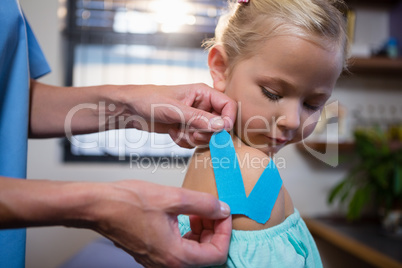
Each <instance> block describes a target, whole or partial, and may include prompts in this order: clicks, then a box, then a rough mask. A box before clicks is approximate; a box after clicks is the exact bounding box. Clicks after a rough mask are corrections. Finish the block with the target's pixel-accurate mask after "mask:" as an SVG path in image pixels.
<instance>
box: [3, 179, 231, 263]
mask: <svg viewBox="0 0 402 268" xmlns="http://www.w3.org/2000/svg"><path fill="white" fill-rule="evenodd" d="M180 213H185V214H197V215H198V216H193V217H192V228H193V231H192V233H189V234H187V235H186V238H182V237H181V236H180V232H179V229H178V223H177V217H176V216H177V215H178V214H180ZM229 213H230V211H229V210H228V207H227V206H222V204H221V203H220V202H219V201H218V200H217V199H216V198H214V197H213V196H212V195H209V194H206V193H199V192H194V191H190V190H187V189H181V188H174V187H167V186H161V185H157V184H152V183H147V182H143V181H135V180H130V181H118V182H111V183H91V182H60V181H47V180H21V179H11V178H5V177H0V229H3V228H18V227H29V226H50V225H63V226H67V227H75V228H87V229H91V230H94V231H96V232H98V233H100V234H102V235H104V236H105V237H107V238H109V239H111V240H112V241H113V242H114V243H115V244H116V245H117V246H119V247H121V248H122V249H124V250H125V251H126V252H128V253H129V254H131V255H132V256H133V257H135V259H136V261H137V262H139V263H141V264H143V265H145V266H146V267H183V266H206V265H216V264H222V263H224V262H225V260H226V258H227V253H228V248H229V240H230V235H231V217H228V216H229ZM201 217H202V218H201ZM207 218H208V219H207Z"/></svg>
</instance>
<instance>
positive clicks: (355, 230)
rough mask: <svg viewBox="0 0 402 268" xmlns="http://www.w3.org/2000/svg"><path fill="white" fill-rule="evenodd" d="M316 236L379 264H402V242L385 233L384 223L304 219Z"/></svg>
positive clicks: (391, 265) (386, 265)
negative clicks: (382, 232)
mask: <svg viewBox="0 0 402 268" xmlns="http://www.w3.org/2000/svg"><path fill="white" fill-rule="evenodd" d="M304 221H305V222H306V225H307V227H308V229H309V230H310V232H311V234H312V235H313V236H314V237H318V238H321V239H324V240H326V241H327V242H328V243H330V244H332V245H334V246H335V247H337V248H339V249H342V250H344V251H345V252H348V253H349V254H352V255H353V256H355V257H357V258H359V259H361V260H364V261H365V262H367V264H369V265H372V266H375V267H395V268H397V267H399V268H401V267H402V255H401V254H400V251H398V249H400V248H401V246H402V241H401V240H397V239H395V238H390V237H387V236H385V235H382V234H381V227H380V224H376V223H373V222H362V223H358V224H350V223H347V222H341V221H334V220H332V219H331V218H306V217H305V218H304Z"/></svg>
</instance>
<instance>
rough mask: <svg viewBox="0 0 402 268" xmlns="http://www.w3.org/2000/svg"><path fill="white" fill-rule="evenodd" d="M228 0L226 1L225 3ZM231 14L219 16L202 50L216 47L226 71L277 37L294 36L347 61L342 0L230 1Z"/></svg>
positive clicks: (344, 8) (344, 10) (344, 6)
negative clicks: (223, 57)
mask: <svg viewBox="0 0 402 268" xmlns="http://www.w3.org/2000/svg"><path fill="white" fill-rule="evenodd" d="M229 1H230V0H229ZM230 5H231V10H232V12H230V13H228V14H227V15H224V16H222V17H221V19H220V21H219V23H218V26H217V28H216V31H215V38H214V39H212V40H209V41H207V42H205V44H204V45H205V46H206V47H209V48H210V47H212V46H213V45H215V44H220V45H222V46H223V47H224V49H225V51H226V54H227V56H228V59H229V72H230V70H231V69H232V68H233V66H234V65H235V64H236V62H238V61H239V60H242V59H245V58H247V57H250V56H252V55H253V51H255V50H256V49H257V48H258V46H259V45H262V44H263V42H264V41H266V40H268V39H269V38H272V37H274V36H278V35H297V36H299V37H301V38H305V39H307V40H309V41H312V42H314V43H316V44H318V45H320V46H322V47H324V48H328V46H330V47H329V48H330V49H331V48H332V49H333V48H335V49H339V50H340V51H341V52H342V56H343V61H344V68H345V69H346V66H347V65H346V61H347V58H348V44H347V43H348V42H347V34H346V19H345V16H344V14H343V13H345V12H346V10H347V8H346V5H345V4H344V2H343V1H342V0H249V3H241V4H237V3H234V2H231V1H230ZM328 41H329V42H328Z"/></svg>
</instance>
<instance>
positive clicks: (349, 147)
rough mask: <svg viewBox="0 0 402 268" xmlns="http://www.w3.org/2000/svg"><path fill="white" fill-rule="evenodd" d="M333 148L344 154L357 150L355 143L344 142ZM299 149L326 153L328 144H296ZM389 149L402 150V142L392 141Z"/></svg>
mask: <svg viewBox="0 0 402 268" xmlns="http://www.w3.org/2000/svg"><path fill="white" fill-rule="evenodd" d="M330 145H331V146H335V145H338V150H339V152H342V153H349V152H353V151H354V149H355V144H354V143H353V142H344V143H338V144H335V143H334V144H330ZM296 147H297V149H299V150H300V151H306V147H308V148H311V149H313V150H315V151H318V152H321V153H325V150H326V148H327V143H325V142H305V143H302V142H299V143H297V144H296ZM389 148H390V149H391V151H396V150H402V142H400V141H392V142H390V143H389Z"/></svg>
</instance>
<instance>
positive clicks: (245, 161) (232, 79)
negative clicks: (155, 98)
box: [179, 0, 347, 267]
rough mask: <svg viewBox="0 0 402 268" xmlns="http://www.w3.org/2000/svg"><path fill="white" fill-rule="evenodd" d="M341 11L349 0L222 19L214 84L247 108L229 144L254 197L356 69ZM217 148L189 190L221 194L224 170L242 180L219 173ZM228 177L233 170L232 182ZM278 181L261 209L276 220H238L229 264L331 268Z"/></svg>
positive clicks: (269, 7)
mask: <svg viewBox="0 0 402 268" xmlns="http://www.w3.org/2000/svg"><path fill="white" fill-rule="evenodd" d="M341 8H344V5H343V3H342V2H340V1H336V0H297V1H296V0H294V1H291V0H286V1H284V0H249V1H241V0H240V1H239V3H238V4H234V11H233V12H232V14H231V15H230V16H228V18H226V20H225V21H220V23H219V25H218V27H217V31H216V38H215V40H214V41H213V43H212V44H210V50H209V57H208V65H209V68H210V73H211V76H212V79H213V86H214V88H215V89H216V90H219V91H222V92H225V93H226V94H227V95H228V96H230V97H231V98H233V99H234V100H236V101H237V102H238V104H239V111H238V117H237V120H236V122H234V128H233V130H232V132H231V133H230V135H231V141H232V142H233V145H231V144H229V147H230V146H233V149H234V150H235V152H236V158H237V159H238V163H237V164H238V166H239V167H240V173H241V175H240V177H241V178H242V180H243V183H244V189H245V193H246V195H247V196H248V195H249V194H250V192H251V190H253V188H254V186H255V185H256V183H257V181H258V180H259V178H260V175H261V174H262V173H263V171H264V170H265V169H266V168H267V167H268V166H271V167H272V165H273V163H272V162H270V157H272V156H273V155H274V154H275V153H276V152H278V151H279V150H280V149H281V148H282V147H284V146H285V145H287V144H291V143H295V142H298V141H300V140H301V139H302V138H306V137H307V136H309V135H310V134H311V132H312V131H313V129H314V127H315V124H310V125H308V126H304V122H305V121H306V119H307V118H309V121H310V120H311V117H314V118H315V121H318V117H319V114H320V113H319V112H317V111H321V110H322V109H323V107H324V105H325V103H326V101H327V100H328V99H329V97H330V96H331V93H332V89H333V88H334V86H335V83H336V81H337V79H338V77H339V75H340V73H341V72H342V70H343V69H344V68H345V66H346V64H345V63H346V58H347V40H346V39H347V38H346V33H345V31H346V30H345V19H344V16H343V15H342V12H341V11H340V9H341ZM306 125H307V124H306ZM218 135H219V134H218ZM221 135H223V134H221ZM216 137H217V136H216ZM229 139H230V137H229ZM213 142H216V140H215V139H214V137H213V138H212V139H211V143H210V145H211V146H215V145H216V144H215V145H213V144H212V143H213ZM219 145H220V144H218V145H216V148H217V149H216V148H215V149H214V151H216V152H218V153H219V152H221V153H222V154H224V155H225V154H227V156H228V157H229V154H230V152H227V151H222V150H225V149H222V148H220V147H219ZM212 149H213V148H212V147H210V148H197V150H196V152H195V154H194V156H193V157H192V160H191V162H190V164H189V168H188V172H187V175H186V177H185V180H184V183H183V187H184V188H188V189H192V190H197V191H202V192H207V193H211V194H214V195H215V196H218V192H219V193H220V191H221V190H220V189H218V190H217V185H218V183H217V182H218V177H217V174H220V175H222V173H223V178H222V177H221V178H222V179H223V181H225V180H228V181H231V180H232V179H233V178H232V177H233V176H234V175H233V173H231V169H232V168H233V167H230V168H226V171H225V169H223V171H222V170H221V171H220V172H221V173H218V171H217V170H216V168H217V166H219V165H220V164H223V162H222V163H218V164H217V161H219V160H216V159H215V160H214V157H215V155H214V154H211V152H212ZM221 160H222V159H221ZM227 167H228V166H227ZM273 170H274V172H275V169H273ZM271 171H272V169H271ZM225 172H229V173H226V174H227V176H226V177H225V175H224V174H225ZM270 178H273V177H270ZM270 178H268V184H263V183H262V184H257V186H256V187H266V189H259V192H260V193H265V196H264V194H261V196H260V197H263V198H265V199H266V197H268V198H271V199H272V200H273V201H272V204H271V205H272V206H271V208H269V206H265V205H264V207H262V209H260V213H261V215H263V216H264V215H268V217H269V219H268V220H267V221H265V220H263V221H261V220H260V219H258V220H256V218H254V219H253V217H247V216H245V215H243V214H246V215H249V214H247V213H241V214H239V215H234V216H233V229H234V230H233V231H232V238H231V244H230V249H229V255H228V260H227V263H226V265H227V266H229V267H321V266H322V264H321V259H320V256H319V253H318V250H317V248H316V245H315V243H314V240H313V238H312V236H311V234H310V233H309V231H308V229H307V227H306V225H305V224H304V222H303V220H302V219H301V217H300V215H299V213H298V211H297V210H296V209H295V208H294V206H293V203H292V200H291V198H290V196H289V193H288V192H287V190H286V188H285V187H284V186H283V185H282V181H281V180H280V177H278V178H279V179H278V178H276V181H275V182H274V181H273V179H272V181H269V180H270ZM260 180H261V179H260ZM278 180H279V181H278ZM271 182H272V183H271ZM230 183H231V182H230ZM272 184H275V185H276V187H278V190H277V192H275V191H272V189H271V188H272V187H271V186H272ZM229 186H230V185H229ZM270 187H271V188H270ZM218 188H219V187H218ZM226 188H228V187H226ZM225 191H226V193H227V192H228V191H229V192H230V191H231V189H230V188H229V190H228V189H225ZM253 191H254V190H253ZM229 195H230V193H229ZM234 196H235V198H236V193H235V194H234ZM219 197H220V198H221V195H220V194H219ZM221 199H222V198H221ZM239 200H244V199H239ZM234 202H235V203H236V200H234ZM241 202H243V201H241ZM261 202H262V201H261ZM264 202H268V203H269V201H264ZM238 203H240V202H238ZM264 204H267V203H264ZM239 205H240V206H241V204H239ZM258 205H259V204H258V202H256V203H255V206H258ZM268 205H269V204H268ZM251 208H253V206H251ZM249 209H250V208H249ZM231 210H232V213H233V212H234V211H237V208H235V207H232V206H231ZM245 212H250V211H247V209H246V211H245ZM233 214H236V213H233ZM250 215H251V214H250ZM179 227H180V230H181V233H182V235H184V234H185V233H187V232H188V231H189V230H190V226H189V220H188V217H187V216H183V215H181V216H180V217H179Z"/></svg>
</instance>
